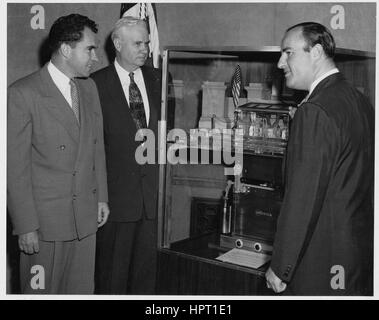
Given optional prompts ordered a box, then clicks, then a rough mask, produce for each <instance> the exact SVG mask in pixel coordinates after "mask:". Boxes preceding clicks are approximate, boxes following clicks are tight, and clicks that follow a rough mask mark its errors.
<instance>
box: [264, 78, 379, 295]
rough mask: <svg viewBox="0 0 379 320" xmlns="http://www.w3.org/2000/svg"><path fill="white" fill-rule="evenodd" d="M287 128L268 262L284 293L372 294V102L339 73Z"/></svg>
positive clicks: (318, 90) (320, 86) (325, 82)
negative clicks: (281, 189) (280, 198)
mask: <svg viewBox="0 0 379 320" xmlns="http://www.w3.org/2000/svg"><path fill="white" fill-rule="evenodd" d="M291 129H292V130H291V133H290V138H289V143H288V151H287V179H286V190H285V195H284V200H283V205H282V209H281V213H280V216H279V219H278V225H277V233H276V237H275V243H274V252H273V256H272V263H271V267H272V269H273V271H274V272H275V274H276V275H277V276H278V277H279V278H281V279H282V280H284V281H286V282H288V293H292V294H299V295H301V294H303V295H365V294H372V272H373V270H372V251H373V186H374V109H373V108H372V106H371V105H370V103H369V102H368V100H367V99H366V98H365V97H364V96H363V95H362V94H361V93H360V92H358V91H357V90H356V89H355V88H354V87H353V86H351V85H350V84H349V83H348V82H347V81H346V80H345V79H344V78H343V76H342V75H341V74H339V73H337V74H334V75H331V76H329V77H327V78H326V79H324V80H323V81H321V82H320V83H319V84H318V85H317V87H316V88H315V90H314V91H313V92H312V94H311V96H310V97H309V99H308V101H307V102H306V103H305V104H303V105H302V106H300V108H299V109H298V110H297V112H296V114H295V117H294V119H293V123H292V128H291ZM341 267H342V268H341ZM338 286H340V289H336V287H338ZM342 287H344V289H343V288H342ZM341 288H342V289H341Z"/></svg>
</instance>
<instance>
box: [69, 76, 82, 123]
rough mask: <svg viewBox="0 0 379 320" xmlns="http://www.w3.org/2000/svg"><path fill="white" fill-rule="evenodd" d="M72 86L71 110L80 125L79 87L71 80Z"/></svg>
mask: <svg viewBox="0 0 379 320" xmlns="http://www.w3.org/2000/svg"><path fill="white" fill-rule="evenodd" d="M70 86H71V108H72V111H73V112H74V114H75V117H76V119H77V120H78V123H80V112H79V94H78V87H77V86H76V83H75V81H74V80H72V79H71V80H70Z"/></svg>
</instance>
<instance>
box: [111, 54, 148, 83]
mask: <svg viewBox="0 0 379 320" xmlns="http://www.w3.org/2000/svg"><path fill="white" fill-rule="evenodd" d="M114 66H115V68H116V71H117V74H118V76H119V78H120V81H121V84H122V85H124V84H125V83H129V82H130V78H129V73H130V72H129V71H127V70H125V69H124V68H123V67H121V65H120V64H119V63H118V62H117V59H114ZM133 73H134V78H136V77H137V78H138V77H140V76H141V75H142V71H141V68H138V69H136V70H134V71H133Z"/></svg>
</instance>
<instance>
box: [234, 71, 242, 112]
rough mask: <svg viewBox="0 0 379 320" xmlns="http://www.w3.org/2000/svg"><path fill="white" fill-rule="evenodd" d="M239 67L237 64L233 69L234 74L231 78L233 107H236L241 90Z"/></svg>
mask: <svg viewBox="0 0 379 320" xmlns="http://www.w3.org/2000/svg"><path fill="white" fill-rule="evenodd" d="M241 82H242V81H241V67H240V65H239V64H237V67H236V70H235V71H234V75H233V78H232V96H233V103H234V107H235V108H237V107H238V100H239V98H240V92H241Z"/></svg>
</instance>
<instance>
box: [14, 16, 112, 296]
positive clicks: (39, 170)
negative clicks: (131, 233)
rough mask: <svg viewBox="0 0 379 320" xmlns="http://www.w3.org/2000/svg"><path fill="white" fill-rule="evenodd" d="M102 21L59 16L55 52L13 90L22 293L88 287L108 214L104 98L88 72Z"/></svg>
mask: <svg viewBox="0 0 379 320" xmlns="http://www.w3.org/2000/svg"><path fill="white" fill-rule="evenodd" d="M96 33H97V26H96V24H95V22H94V21H92V20H90V19H88V18H87V17H85V16H82V15H79V14H71V15H68V16H64V17H61V18H59V19H58V20H56V21H55V22H54V24H53V26H52V27H51V30H50V33H49V44H50V46H51V49H52V56H51V60H50V62H48V63H47V64H46V65H45V66H44V67H43V68H42V69H41V70H39V71H37V72H35V73H33V74H31V75H29V76H27V77H25V78H23V79H20V80H18V81H16V82H15V83H14V84H12V85H11V86H10V87H9V90H8V109H7V111H8V113H7V116H8V118H7V130H8V132H7V133H8V135H7V139H8V141H7V144H8V145H7V162H8V167H7V180H8V181H7V192H8V193H7V194H8V209H9V212H10V216H11V219H12V223H13V227H14V234H16V235H18V243H19V247H20V250H21V257H20V278H21V290H22V292H23V293H28V294H31V293H35V294H41V293H49V294H91V293H93V290H94V268H95V245H96V231H97V229H98V227H101V226H102V225H103V224H104V223H105V222H106V221H107V218H108V214H109V209H108V205H107V201H108V192H107V181H106V180H107V178H106V168H105V153H104V142H103V126H102V114H101V109H100V102H99V97H98V93H97V90H96V86H95V84H94V82H93V80H91V79H87V77H88V76H89V74H90V70H91V67H92V65H93V63H94V62H95V61H97V57H96V53H95V49H96V48H97V41H96Z"/></svg>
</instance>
